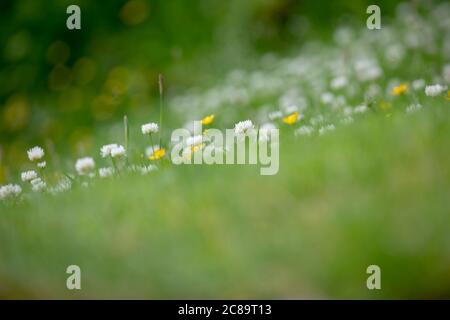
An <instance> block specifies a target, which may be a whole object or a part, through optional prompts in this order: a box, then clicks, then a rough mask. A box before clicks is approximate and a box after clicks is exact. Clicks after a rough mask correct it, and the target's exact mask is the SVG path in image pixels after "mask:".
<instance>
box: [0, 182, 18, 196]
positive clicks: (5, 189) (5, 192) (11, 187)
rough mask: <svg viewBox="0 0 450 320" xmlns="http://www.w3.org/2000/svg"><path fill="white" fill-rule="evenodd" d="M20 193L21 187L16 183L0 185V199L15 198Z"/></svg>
mask: <svg viewBox="0 0 450 320" xmlns="http://www.w3.org/2000/svg"><path fill="white" fill-rule="evenodd" d="M21 193H22V188H21V187H20V186H19V185H17V184H7V185H5V186H2V187H0V200H6V199H9V198H16V197H18V196H19V195H20V194H21Z"/></svg>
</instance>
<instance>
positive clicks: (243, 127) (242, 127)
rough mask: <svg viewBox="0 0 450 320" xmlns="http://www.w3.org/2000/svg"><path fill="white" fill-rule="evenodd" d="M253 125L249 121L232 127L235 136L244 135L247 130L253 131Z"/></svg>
mask: <svg viewBox="0 0 450 320" xmlns="http://www.w3.org/2000/svg"><path fill="white" fill-rule="evenodd" d="M253 128H254V125H253V122H252V121H251V120H245V121H240V122H238V123H236V125H235V126H234V132H235V133H236V134H245V133H247V131H248V130H250V129H253Z"/></svg>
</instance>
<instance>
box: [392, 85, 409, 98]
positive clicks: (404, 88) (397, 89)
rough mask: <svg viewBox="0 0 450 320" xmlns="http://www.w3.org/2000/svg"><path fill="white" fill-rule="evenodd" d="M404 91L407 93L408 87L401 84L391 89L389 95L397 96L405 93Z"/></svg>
mask: <svg viewBox="0 0 450 320" xmlns="http://www.w3.org/2000/svg"><path fill="white" fill-rule="evenodd" d="M406 91H408V85H407V84H406V83H402V84H400V85H398V86H396V87H393V88H392V91H391V94H392V95H394V96H398V95H401V94H403V93H405V92H406Z"/></svg>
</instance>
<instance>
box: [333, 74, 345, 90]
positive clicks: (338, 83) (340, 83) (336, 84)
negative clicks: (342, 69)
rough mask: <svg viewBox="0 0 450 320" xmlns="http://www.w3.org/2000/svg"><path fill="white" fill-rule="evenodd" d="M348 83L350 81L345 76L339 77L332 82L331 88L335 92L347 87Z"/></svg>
mask: <svg viewBox="0 0 450 320" xmlns="http://www.w3.org/2000/svg"><path fill="white" fill-rule="evenodd" d="M347 83H348V80H347V78H346V77H345V76H339V77H336V78H334V79H333V80H331V83H330V86H331V88H332V89H334V90H338V89H341V88H343V87H345V86H346V85H347Z"/></svg>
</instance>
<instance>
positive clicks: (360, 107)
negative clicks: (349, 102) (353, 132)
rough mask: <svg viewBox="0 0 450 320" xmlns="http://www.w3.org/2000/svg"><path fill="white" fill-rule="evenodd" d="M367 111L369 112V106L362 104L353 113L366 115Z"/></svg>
mask: <svg viewBox="0 0 450 320" xmlns="http://www.w3.org/2000/svg"><path fill="white" fill-rule="evenodd" d="M367 110H368V108H367V106H366V105H364V104H362V105H359V106H357V107H355V109H353V112H354V113H364V112H366V111H367Z"/></svg>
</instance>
